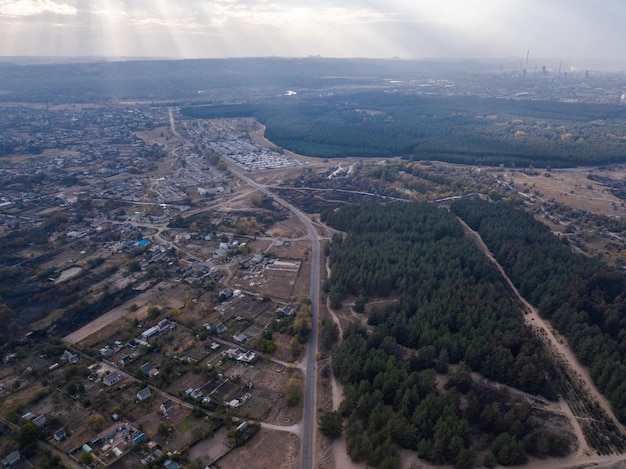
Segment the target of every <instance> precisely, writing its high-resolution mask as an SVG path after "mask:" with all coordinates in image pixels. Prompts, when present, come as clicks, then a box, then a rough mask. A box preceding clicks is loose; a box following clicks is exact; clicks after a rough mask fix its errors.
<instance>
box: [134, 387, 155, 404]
mask: <svg viewBox="0 0 626 469" xmlns="http://www.w3.org/2000/svg"><path fill="white" fill-rule="evenodd" d="M150 396H152V392H151V391H150V388H143V389H142V390H141V391H139V392H138V393H137V400H138V401H140V402H143V401H145V400H147V399H148V398H149V397H150Z"/></svg>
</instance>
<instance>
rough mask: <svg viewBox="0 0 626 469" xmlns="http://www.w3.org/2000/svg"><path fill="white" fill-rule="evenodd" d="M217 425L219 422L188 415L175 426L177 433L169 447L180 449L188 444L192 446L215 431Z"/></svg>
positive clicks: (174, 449) (172, 449) (173, 449)
mask: <svg viewBox="0 0 626 469" xmlns="http://www.w3.org/2000/svg"><path fill="white" fill-rule="evenodd" d="M217 427H218V424H216V422H213V421H211V420H208V419H205V418H201V419H196V418H193V417H187V418H186V419H185V420H183V421H182V422H180V423H179V424H178V425H176V426H175V429H176V435H175V436H174V437H173V439H172V441H171V442H170V444H169V447H168V449H170V450H171V451H179V450H181V449H183V448H184V447H186V446H187V447H188V446H191V445H193V444H194V443H196V442H198V441H200V440H203V439H204V438H206V437H207V436H208V435H210V434H211V433H213V432H214V431H215V429H216V428H217Z"/></svg>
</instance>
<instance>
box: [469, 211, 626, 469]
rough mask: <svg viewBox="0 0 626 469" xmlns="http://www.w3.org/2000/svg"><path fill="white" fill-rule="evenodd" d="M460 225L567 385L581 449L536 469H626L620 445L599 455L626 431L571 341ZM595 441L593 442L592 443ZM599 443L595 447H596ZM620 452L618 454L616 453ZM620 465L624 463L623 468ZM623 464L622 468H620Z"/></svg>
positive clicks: (565, 390)
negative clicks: (602, 447)
mask: <svg viewBox="0 0 626 469" xmlns="http://www.w3.org/2000/svg"><path fill="white" fill-rule="evenodd" d="M459 221H460V223H461V224H462V225H463V227H464V228H465V230H466V232H467V233H468V234H469V235H470V236H471V237H472V238H474V240H475V242H476V244H477V245H478V247H479V248H480V249H481V250H482V251H483V253H484V254H485V256H486V257H487V258H488V260H489V261H490V262H491V263H492V264H493V265H494V266H495V267H496V269H497V270H498V272H499V273H500V275H501V276H502V278H503V279H504V281H505V282H506V285H507V287H508V288H509V289H510V291H511V293H512V294H513V295H514V296H515V297H516V298H517V300H518V301H519V302H520V303H521V304H522V306H523V308H524V309H525V311H524V313H525V314H524V320H525V322H526V324H527V325H528V327H530V328H531V329H532V330H533V331H534V332H535V333H536V335H537V336H538V337H539V338H540V339H541V340H542V342H543V344H544V347H545V349H546V352H547V353H548V354H549V355H550V356H551V357H552V359H553V361H554V367H555V369H556V371H557V372H558V374H559V375H560V376H559V379H561V380H562V383H563V394H564V396H563V397H564V398H565V400H566V401H567V404H568V405H569V407H570V409H571V413H570V412H566V413H565V415H567V416H568V417H569V419H570V421H571V423H572V426H573V428H574V431H575V433H576V436H577V439H578V448H577V451H576V452H575V453H573V454H572V455H571V456H569V457H567V458H565V459H561V460H554V459H551V460H548V461H542V460H533V462H532V464H530V463H529V464H530V465H532V467H533V468H541V469H557V468H563V469H565V468H572V467H582V466H584V467H588V465H593V467H626V455H624V454H620V449H619V444H616V445H613V444H611V445H610V448H611V449H610V450H609V451H607V452H608V453H611V452H612V453H614V454H608V455H598V454H597V451H596V450H595V449H594V447H597V443H598V441H597V440H598V439H601V440H604V441H602V443H606V442H610V441H611V440H613V439H615V441H622V442H623V441H625V440H626V430H625V429H624V426H623V425H622V424H621V423H620V422H619V421H618V420H617V418H616V417H615V414H614V413H613V410H612V409H611V406H610V404H609V402H608V401H607V399H606V398H605V397H604V396H603V395H602V394H601V393H600V392H599V391H598V389H597V388H596V386H595V384H594V383H593V381H592V380H591V377H590V376H589V372H588V370H587V369H586V368H585V367H584V366H582V365H581V364H580V362H579V361H578V359H577V358H576V356H575V355H574V353H573V352H572V350H571V349H570V347H569V346H568V345H567V341H566V340H565V339H564V338H563V337H561V336H560V335H559V334H558V333H557V332H555V331H554V330H553V329H552V327H551V326H550V324H549V323H548V322H547V321H544V320H543V319H542V318H541V317H540V316H539V312H538V311H537V308H535V307H534V306H533V305H531V304H530V303H529V302H528V301H527V300H526V299H525V298H524V297H523V296H522V295H521V294H520V292H519V290H518V289H517V288H516V287H515V285H514V284H513V282H512V281H511V279H510V278H509V277H508V275H507V274H506V272H505V271H504V268H503V267H502V266H501V265H500V264H499V263H498V261H497V260H496V259H495V257H494V256H493V254H492V253H491V251H490V250H489V248H488V247H487V245H486V244H485V243H484V241H483V240H482V238H481V237H480V234H478V233H477V232H475V231H474V230H472V229H471V228H470V227H469V226H468V225H467V224H466V223H465V222H464V221H463V220H461V219H460V218H459ZM599 427H601V429H603V430H604V432H605V434H598V430H599V429H600V428H599ZM590 439H593V440H592V442H590V441H589V440H590ZM594 443H595V444H594ZM615 453H616V454H615ZM619 463H623V464H624V466H622V465H621V464H619ZM616 464H619V466H616Z"/></svg>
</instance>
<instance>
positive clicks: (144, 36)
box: [0, 0, 626, 63]
mask: <svg viewBox="0 0 626 469" xmlns="http://www.w3.org/2000/svg"><path fill="white" fill-rule="evenodd" d="M624 18H626V1H624V0H335V1H333V0H0V56H70V57H85V56H98V57H167V58H223V57H268V56H281V57H306V56H309V55H321V56H324V57H371V58H390V57H401V58H406V59H412V58H510V57H524V58H525V57H526V54H527V51H530V54H531V56H532V57H561V58H600V59H604V58H607V59H613V58H616V59H619V60H622V61H624V62H625V63H626V28H624V27H623V26H622V25H621V24H620V22H623V20H624Z"/></svg>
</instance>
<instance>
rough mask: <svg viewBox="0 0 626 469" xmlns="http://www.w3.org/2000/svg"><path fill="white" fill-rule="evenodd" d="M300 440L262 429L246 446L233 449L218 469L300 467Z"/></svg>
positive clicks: (285, 434) (217, 465) (219, 462)
mask: <svg viewBox="0 0 626 469" xmlns="http://www.w3.org/2000/svg"><path fill="white" fill-rule="evenodd" d="M299 458H300V438H298V437H297V436H296V435H294V434H293V433H287V432H279V431H274V430H268V429H261V430H260V431H259V432H258V433H257V434H256V435H254V436H253V437H252V438H251V439H250V440H249V441H248V442H247V443H246V444H245V445H244V446H240V447H237V448H235V449H233V451H231V452H230V453H228V454H227V455H226V456H224V457H223V458H222V459H220V460H219V461H218V462H216V463H215V464H214V466H215V467H216V468H229V467H242V468H243V467H245V468H247V469H267V468H273V469H293V468H295V467H298V466H299Z"/></svg>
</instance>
